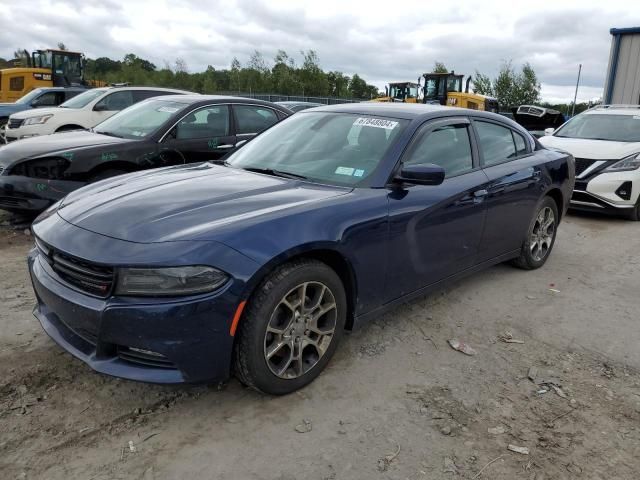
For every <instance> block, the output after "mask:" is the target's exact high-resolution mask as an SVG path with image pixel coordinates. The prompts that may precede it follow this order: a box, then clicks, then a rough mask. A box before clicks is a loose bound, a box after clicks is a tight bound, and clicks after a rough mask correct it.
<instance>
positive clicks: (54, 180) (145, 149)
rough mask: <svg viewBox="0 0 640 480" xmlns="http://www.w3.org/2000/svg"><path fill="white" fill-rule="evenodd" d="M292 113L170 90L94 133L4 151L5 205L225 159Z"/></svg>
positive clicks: (39, 204) (26, 204)
mask: <svg viewBox="0 0 640 480" xmlns="http://www.w3.org/2000/svg"><path fill="white" fill-rule="evenodd" d="M288 115H291V112H290V111H289V110H287V109H286V108H283V107H278V106H277V105H274V104H272V103H268V102H261V101H259V100H250V99H242V98H237V97H223V96H205V95H195V94H194V95H169V96H162V97H156V98H152V99H148V100H145V101H142V102H140V103H138V104H136V105H133V106H131V107H129V108H127V109H126V110H123V111H122V112H120V113H118V114H116V115H114V116H113V117H111V118H109V119H108V120H105V121H104V122H102V123H101V124H99V125H98V126H96V127H95V128H93V129H90V130H82V131H74V132H66V133H58V134H55V135H47V136H43V137H37V138H32V139H26V140H20V141H19V142H14V143H11V144H9V145H6V146H4V147H2V148H0V208H2V209H5V210H8V211H11V212H15V213H19V214H27V215H28V214H33V213H39V212H41V211H42V210H44V209H46V208H47V207H48V206H49V205H51V204H52V203H54V202H56V201H58V200H60V199H61V198H62V197H64V196H65V195H67V194H68V193H69V192H71V191H73V190H76V189H77V188H80V187H82V186H84V185H86V184H88V183H93V182H96V181H99V180H104V179H105V178H109V177H114V176H117V175H121V174H124V173H129V172H134V171H139V170H144V169H149V168H154V167H161V166H169V165H178V164H185V163H192V162H202V161H206V160H213V161H215V160H219V159H221V158H222V157H224V156H226V155H228V154H230V153H232V152H234V151H235V150H236V149H237V148H239V147H240V146H242V145H243V144H244V143H246V142H247V141H248V140H250V139H252V138H253V137H254V136H255V135H257V134H258V133H260V132H261V131H263V130H265V129H267V128H269V127H270V126H272V125H273V124H275V123H277V122H279V121H280V120H282V119H283V118H286V117H287V116H288Z"/></svg>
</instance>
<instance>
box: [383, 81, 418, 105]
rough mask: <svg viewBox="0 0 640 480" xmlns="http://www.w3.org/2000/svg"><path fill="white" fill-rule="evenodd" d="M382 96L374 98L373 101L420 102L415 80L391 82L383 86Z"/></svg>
mask: <svg viewBox="0 0 640 480" xmlns="http://www.w3.org/2000/svg"><path fill="white" fill-rule="evenodd" d="M384 90H385V95H384V97H378V98H374V99H373V101H374V102H404V103H420V101H421V99H420V84H419V83H415V82H392V83H389V85H387V86H386V87H384Z"/></svg>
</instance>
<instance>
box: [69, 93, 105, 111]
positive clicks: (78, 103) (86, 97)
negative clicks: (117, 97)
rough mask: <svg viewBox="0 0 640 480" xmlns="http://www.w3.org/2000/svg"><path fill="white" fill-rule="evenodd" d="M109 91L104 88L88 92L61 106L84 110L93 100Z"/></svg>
mask: <svg viewBox="0 0 640 480" xmlns="http://www.w3.org/2000/svg"><path fill="white" fill-rule="evenodd" d="M106 91H107V90H106V89H104V88H94V89H92V90H88V91H86V92H84V93H81V94H80V95H76V96H75V97H73V98H72V99H70V100H67V101H66V102H64V103H61V104H60V108H82V107H84V106H86V105H87V104H88V103H89V102H90V101H91V100H93V99H95V98H98V97H99V96H100V95H102V94H103V93H104V92H106Z"/></svg>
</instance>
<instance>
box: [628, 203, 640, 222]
mask: <svg viewBox="0 0 640 480" xmlns="http://www.w3.org/2000/svg"><path fill="white" fill-rule="evenodd" d="M628 215H629V216H628V217H627V218H628V219H629V220H631V221H633V222H638V221H640V198H639V199H638V201H637V203H636V206H635V207H633V208H632V209H631V211H630V212H629V214H628Z"/></svg>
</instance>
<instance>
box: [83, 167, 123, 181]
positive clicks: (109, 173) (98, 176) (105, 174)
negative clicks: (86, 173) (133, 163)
mask: <svg viewBox="0 0 640 480" xmlns="http://www.w3.org/2000/svg"><path fill="white" fill-rule="evenodd" d="M125 173H129V172H127V171H125V170H116V169H114V168H110V169H108V170H103V171H101V172H98V173H95V174H94V175H92V176H91V177H90V178H89V183H93V182H99V181H100V180H105V179H107V178H111V177H117V176H118V175H124V174H125Z"/></svg>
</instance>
